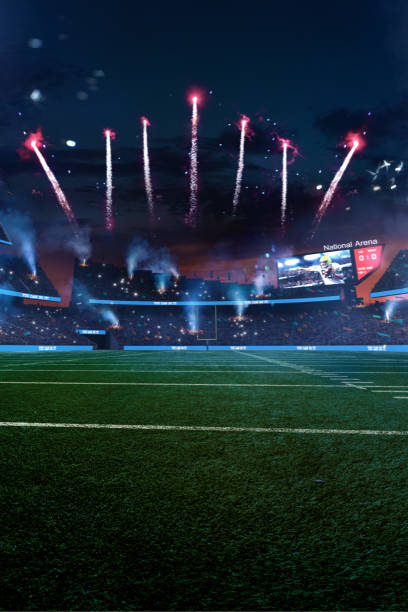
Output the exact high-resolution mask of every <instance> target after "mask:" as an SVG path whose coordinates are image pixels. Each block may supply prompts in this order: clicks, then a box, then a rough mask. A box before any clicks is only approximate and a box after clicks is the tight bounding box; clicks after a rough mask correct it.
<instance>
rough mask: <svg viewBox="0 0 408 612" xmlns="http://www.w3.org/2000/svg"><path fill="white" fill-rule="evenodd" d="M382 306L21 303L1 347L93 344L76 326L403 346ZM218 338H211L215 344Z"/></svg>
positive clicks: (133, 335) (399, 328)
mask: <svg viewBox="0 0 408 612" xmlns="http://www.w3.org/2000/svg"><path fill="white" fill-rule="evenodd" d="M384 312H385V309H384V305H381V306H376V305H373V306H368V307H351V306H346V305H344V304H343V303H341V302H337V303H335V304H334V303H327V304H291V305H289V306H286V305H278V306H271V305H259V306H249V307H248V308H247V309H246V311H245V312H243V313H241V315H237V313H236V311H235V310H234V307H232V306H225V307H219V308H218V309H217V317H216V324H215V311H214V308H211V307H208V306H207V307H202V308H200V307H198V308H195V307H189V310H187V309H186V308H184V307H181V306H155V307H150V308H149V307H144V306H140V307H126V306H122V307H118V308H116V309H115V310H112V309H110V308H109V310H107V309H106V308H104V307H103V306H99V307H94V308H92V309H88V310H83V311H79V310H78V309H76V308H47V307H44V306H21V307H20V308H19V310H18V311H16V310H12V311H6V312H4V310H1V311H0V344H93V345H95V346H96V345H97V342H98V338H97V337H96V336H92V335H89V336H85V335H78V333H77V330H78V329H86V330H88V329H90V330H95V329H100V330H106V332H107V338H108V339H109V343H108V345H105V346H106V347H108V346H110V347H111V348H122V347H123V346H124V345H169V344H170V345H179V346H185V345H200V344H205V343H206V340H208V339H209V344H220V345H325V344H327V345H333V344H334V345H335V344H408V320H407V322H405V317H404V316H403V313H401V312H399V311H395V312H394V314H393V316H392V317H391V319H390V320H389V321H387V320H386V318H385V316H384ZM215 338H216V340H215Z"/></svg>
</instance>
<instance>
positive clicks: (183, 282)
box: [73, 262, 341, 302]
mask: <svg viewBox="0 0 408 612" xmlns="http://www.w3.org/2000/svg"><path fill="white" fill-rule="evenodd" d="M310 274H311V275H313V278H314V279H315V280H316V275H317V277H318V278H319V280H320V275H319V274H318V273H313V272H311V273H310ZM265 284H266V279H265ZM340 291H341V287H339V286H338V285H337V286H336V285H334V286H325V285H322V284H319V285H316V286H312V285H311V286H308V287H303V286H301V287H295V286H293V287H290V288H289V289H282V290H279V289H277V288H276V287H273V286H263V284H262V282H261V283H258V284H255V283H246V284H238V283H232V282H222V281H220V280H203V279H201V278H187V277H185V276H174V275H171V274H170V273H169V274H165V273H153V272H151V271H149V270H135V271H134V272H133V273H132V276H131V277H129V274H128V271H127V269H126V268H125V267H118V266H114V265H112V264H105V263H97V262H88V263H87V264H86V265H84V264H79V263H78V264H77V265H76V267H75V275H74V284H73V298H74V300H75V299H76V298H77V296H78V294H81V295H82V297H83V296H84V295H86V297H87V298H88V299H89V298H94V299H102V300H108V299H111V300H124V301H136V300H137V301H139V300H148V301H170V302H172V301H188V300H200V301H210V300H220V301H221V300H226V301H228V300H257V299H279V298H296V297H305V296H309V297H313V296H321V295H338V294H339V293H340Z"/></svg>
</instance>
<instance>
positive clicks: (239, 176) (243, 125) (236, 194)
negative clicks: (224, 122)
mask: <svg viewBox="0 0 408 612" xmlns="http://www.w3.org/2000/svg"><path fill="white" fill-rule="evenodd" d="M248 122H249V119H248V117H245V116H243V117H242V119H241V139H240V142H239V158H238V169H237V178H236V182H235V191H234V197H233V200H232V214H233V215H234V216H235V215H236V213H237V206H238V201H239V196H240V193H241V185H242V175H243V172H244V156H245V135H246V129H247V124H248Z"/></svg>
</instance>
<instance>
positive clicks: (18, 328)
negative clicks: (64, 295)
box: [0, 301, 92, 345]
mask: <svg viewBox="0 0 408 612" xmlns="http://www.w3.org/2000/svg"><path fill="white" fill-rule="evenodd" d="M72 314H73V313H72V312H71V311H70V310H69V309H66V308H47V307H44V306H31V305H23V304H21V301H20V305H19V306H15V305H14V304H13V305H12V306H11V305H9V306H6V307H4V308H1V309H0V344H27V345H28V344H48V345H50V344H51V345H54V344H55V345H57V344H92V341H91V340H90V339H88V338H87V337H85V336H79V335H78V334H77V333H76V331H75V329H76V327H77V326H79V321H76V320H75V319H74V318H73V316H72Z"/></svg>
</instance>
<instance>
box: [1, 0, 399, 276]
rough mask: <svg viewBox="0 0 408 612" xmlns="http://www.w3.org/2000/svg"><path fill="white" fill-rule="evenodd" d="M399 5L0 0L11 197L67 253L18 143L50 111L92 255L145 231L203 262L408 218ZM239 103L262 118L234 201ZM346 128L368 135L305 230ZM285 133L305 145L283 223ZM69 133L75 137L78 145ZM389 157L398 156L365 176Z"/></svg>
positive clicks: (48, 124) (50, 136) (6, 184)
mask: <svg viewBox="0 0 408 612" xmlns="http://www.w3.org/2000/svg"><path fill="white" fill-rule="evenodd" d="M389 4H390V3H389V2H379V1H378V0H374V1H368V0H367V1H366V0H358V1H357V2H356V1H355V0H354V1H349V0H345V1H343V2H339V1H338V0H334V1H332V2H322V1H320V0H319V1H318V0H311V1H310V2H294V3H282V2H279V3H278V2H274V1H270V2H265V3H262V2H259V3H253V4H251V3H249V4H248V6H247V7H246V9H245V10H242V9H240V7H239V6H238V5H234V4H231V3H228V4H227V3H214V4H209V3H202V4H194V3H192V2H191V3H188V4H187V3H182V2H177V3H164V2H146V3H144V4H143V6H141V5H140V4H139V3H137V2H130V1H123V0H121V1H119V2H106V1H105V0H100V1H99V2H90V3H86V2H83V1H81V2H79V1H77V0H74V1H72V0H70V2H65V3H56V2H51V1H48V0H38V1H36V2H32V0H26V1H17V2H15V1H13V2H12V1H11V0H4V1H3V2H2V13H3V14H2V17H3V19H2V23H3V26H5V27H3V29H2V38H1V41H0V45H1V56H0V57H1V70H0V81H1V86H0V94H1V95H0V129H1V133H2V137H1V140H0V181H1V190H0V194H1V197H0V213H1V210H2V211H3V215H4V211H10V210H12V211H13V210H18V211H20V212H22V213H23V214H26V215H27V216H29V217H30V219H31V220H32V223H33V225H34V228H35V233H36V241H37V248H38V250H39V251H40V252H42V253H45V252H46V253H47V254H48V256H49V254H50V253H53V252H58V254H59V256H61V252H63V251H64V249H65V251H66V252H67V253H69V252H70V247H69V244H70V241H71V228H70V226H69V225H68V223H67V222H66V220H65V217H64V215H63V213H62V210H61V208H60V207H59V206H58V205H57V204H56V200H55V196H54V194H53V192H52V190H51V188H50V185H49V183H48V181H47V179H46V177H45V176H44V173H43V172H42V171H41V168H40V167H39V164H38V161H37V159H36V158H35V156H34V155H31V158H30V159H26V160H22V159H21V158H20V157H19V155H18V153H17V149H18V148H19V147H20V145H21V143H22V142H23V141H24V140H25V138H26V135H25V134H24V132H26V133H30V132H32V131H35V130H36V129H37V127H38V126H41V127H42V130H43V133H44V136H45V140H46V142H47V145H48V146H47V148H46V149H45V150H44V154H45V156H46V157H47V160H48V162H49V163H50V166H51V167H52V169H53V171H54V172H55V174H56V176H57V178H58V179H59V181H60V183H61V186H62V188H63V190H64V191H65V193H66V195H67V197H68V200H69V201H70V202H71V204H72V208H73V209H74V212H75V215H76V217H77V219H78V222H79V224H80V225H81V226H84V227H85V226H86V227H88V228H89V232H90V235H91V239H92V244H93V253H94V256H95V257H97V258H101V257H104V258H105V259H106V260H112V261H116V260H118V259H121V257H122V254H123V253H124V252H125V251H126V248H127V245H128V244H129V242H130V241H131V240H132V239H133V238H134V237H135V236H143V237H145V238H146V239H148V240H149V242H151V243H152V244H154V245H155V246H160V247H162V246H165V247H167V248H169V249H170V250H172V251H173V252H174V253H178V256H179V258H181V259H182V258H187V259H188V258H190V259H191V260H194V258H195V257H198V256H200V255H203V254H206V255H207V256H208V257H211V254H213V253H218V254H219V253H223V254H225V256H226V257H231V256H232V257H235V258H237V259H239V258H240V257H247V256H250V255H251V256H257V255H258V254H261V253H263V252H265V251H266V250H270V249H271V247H272V245H275V247H276V248H277V249H286V250H287V249H297V250H298V251H301V250H310V249H311V248H313V246H316V249H320V247H321V245H322V243H323V242H324V241H327V240H332V241H333V240H335V241H339V240H341V241H347V240H349V239H351V238H357V239H358V238H360V239H367V238H374V237H378V238H380V239H383V238H384V237H387V236H390V235H393V234H394V233H398V232H399V233H402V234H404V233H405V230H406V228H407V225H408V223H407V221H408V217H407V211H408V199H407V186H408V185H407V174H406V169H407V166H408V163H405V160H406V157H407V155H406V148H407V143H408V96H407V86H406V84H407V83H408V46H407V45H406V44H405V40H406V30H407V25H408V7H407V6H406V5H404V2H398V1H393V2H392V3H391V4H392V8H390V7H389V6H388V5H389ZM33 39H34V40H33ZM35 90H38V92H36V93H33V92H35ZM193 92H198V93H199V95H200V105H199V106H200V108H199V115H200V119H199V126H198V139H199V140H198V160H199V197H198V220H197V227H196V228H195V229H192V228H190V227H186V225H185V223H184V217H185V214H186V212H187V210H188V206H189V203H188V199H189V183H188V181H189V176H188V171H189V150H190V137H191V134H190V129H191V122H190V117H191V104H190V101H189V96H190V95H191V94H192V93H193ZM32 98H34V99H32ZM241 114H245V115H247V116H249V117H250V119H251V123H250V128H251V137H250V138H249V139H248V140H247V142H246V157H245V163H246V165H245V169H244V175H243V184H242V192H241V197H240V201H239V205H238V210H237V213H238V214H237V216H236V217H232V214H231V213H232V197H233V192H234V184H235V176H236V169H237V160H238V148H239V138H240V134H239V129H238V127H237V125H238V122H239V119H240V115H241ZM141 116H146V117H148V118H149V121H150V123H151V126H150V128H149V143H150V158H151V174H152V183H153V190H154V195H155V206H156V212H157V216H158V223H157V224H156V226H155V227H152V226H151V224H150V223H149V217H148V208H147V203H146V196H145V191H144V183H143V158H142V128H141V123H140V117H141ZM106 127H109V128H111V129H113V130H114V131H115V132H116V133H117V137H116V139H115V140H114V141H113V142H112V153H113V174H114V178H113V183H114V191H113V200H114V211H115V224H116V228H115V231H114V232H113V234H112V235H108V233H107V232H106V231H105V230H104V206H105V199H104V198H105V185H104V182H105V149H104V146H105V142H104V135H103V130H104V128H106ZM350 130H355V131H359V132H360V133H363V132H365V133H366V134H365V140H366V147H365V148H364V149H362V150H361V151H358V152H357V154H356V155H355V157H354V159H353V161H352V163H351V164H350V167H349V169H348V171H347V173H346V175H345V176H344V179H343V181H342V183H341V185H340V189H339V191H338V193H337V194H336V196H335V199H334V200H333V205H332V206H331V208H330V209H329V211H328V213H327V215H326V217H325V218H324V220H323V222H322V224H321V226H320V228H319V232H318V233H317V235H316V236H315V238H314V241H311V240H310V239H309V238H308V234H309V231H310V228H311V224H312V220H313V216H314V214H315V212H316V210H317V207H318V205H319V203H320V202H321V200H322V197H323V195H324V192H325V190H326V189H327V187H328V186H329V183H330V181H331V179H332V178H333V175H334V173H335V172H336V170H337V168H338V167H339V165H340V164H341V162H342V160H343V159H344V156H345V149H344V148H343V138H344V137H345V135H346V134H347V132H349V131H350ZM280 137H281V138H289V139H290V140H291V141H292V142H293V143H294V144H295V145H296V146H297V148H298V151H299V155H298V156H296V158H294V159H293V163H291V164H290V165H289V167H288V182H289V187H288V221H287V227H286V232H285V235H284V236H282V232H281V229H280V197H281V157H282V154H281V146H280V144H279V138H280ZM67 139H73V140H75V141H76V143H77V146H76V147H75V148H69V147H67V146H66V144H65V142H66V140H67ZM383 159H385V160H388V161H390V162H391V165H390V166H389V167H384V168H382V169H380V170H379V172H378V173H377V174H376V175H375V176H374V175H372V174H369V172H368V171H371V172H375V171H376V169H378V168H379V167H380V166H381V164H382V160H383ZM401 161H402V162H404V166H403V168H402V170H400V171H399V172H396V171H395V168H396V167H398V166H400V167H401ZM318 185H321V186H322V187H321V189H317V186H318ZM7 214H9V213H7ZM8 218H9V219H11V217H10V216H9V217H8ZM6 229H7V228H6ZM43 256H44V255H43ZM184 263H185V264H186V261H184Z"/></svg>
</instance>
